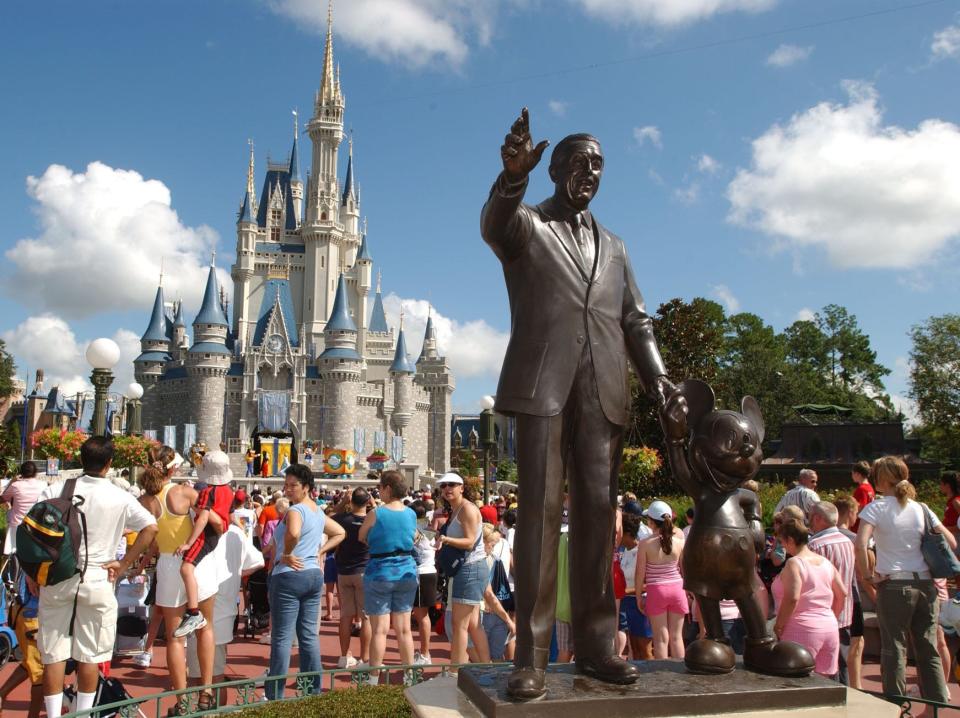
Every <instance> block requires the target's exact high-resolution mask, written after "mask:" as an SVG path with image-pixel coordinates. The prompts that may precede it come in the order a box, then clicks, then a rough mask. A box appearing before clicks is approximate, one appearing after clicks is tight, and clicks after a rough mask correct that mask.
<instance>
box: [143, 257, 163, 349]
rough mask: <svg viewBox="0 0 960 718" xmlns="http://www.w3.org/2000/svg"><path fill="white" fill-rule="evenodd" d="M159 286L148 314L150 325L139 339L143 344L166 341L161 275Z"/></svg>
mask: <svg viewBox="0 0 960 718" xmlns="http://www.w3.org/2000/svg"><path fill="white" fill-rule="evenodd" d="M160 276H161V284H160V286H159V287H157V296H156V298H155V299H154V300H153V312H152V313H151V314H150V324H149V325H148V326H147V331H145V332H144V333H143V336H142V337H140V338H141V339H142V340H143V341H145V342H165V341H167V315H166V314H165V313H164V302H163V283H162V282H163V275H162V274H161V275H160Z"/></svg>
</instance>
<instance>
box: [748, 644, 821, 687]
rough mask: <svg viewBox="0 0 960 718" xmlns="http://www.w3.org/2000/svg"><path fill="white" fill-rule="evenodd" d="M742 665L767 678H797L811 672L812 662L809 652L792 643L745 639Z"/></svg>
mask: <svg viewBox="0 0 960 718" xmlns="http://www.w3.org/2000/svg"><path fill="white" fill-rule="evenodd" d="M743 665H744V666H745V667H747V668H748V669H750V670H751V671H755V672H756V673H765V674H767V675H768V676H783V677H784V678H797V677H800V676H809V675H810V674H811V673H812V672H813V668H814V665H815V663H814V660H813V656H812V655H810V651H808V650H807V649H806V648H804V647H803V646H801V645H800V644H799V643H794V642H793V641H778V640H777V639H776V638H773V637H770V638H760V639H755V638H754V639H750V638H748V639H747V644H746V647H745V648H744V650H743Z"/></svg>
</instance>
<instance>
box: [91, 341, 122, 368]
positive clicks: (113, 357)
mask: <svg viewBox="0 0 960 718" xmlns="http://www.w3.org/2000/svg"><path fill="white" fill-rule="evenodd" d="M87 361H88V362H90V366H92V367H93V368H94V369H113V367H115V366H116V364H117V362H118V361H120V347H118V346H117V343H116V342H115V341H113V339H106V338H104V337H101V338H100V339H94V340H93V341H92V342H90V346H88V347H87Z"/></svg>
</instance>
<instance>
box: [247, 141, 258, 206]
mask: <svg viewBox="0 0 960 718" xmlns="http://www.w3.org/2000/svg"><path fill="white" fill-rule="evenodd" d="M247 144H248V145H249V146H250V163H249V164H248V165H247V194H248V195H249V196H250V201H251V202H253V198H254V197H256V196H257V190H256V187H254V186H253V180H254V174H253V140H251V139H248V140H247ZM250 211H251V212H253V213H256V211H257V210H256V208H255V207H252V206H251V207H250Z"/></svg>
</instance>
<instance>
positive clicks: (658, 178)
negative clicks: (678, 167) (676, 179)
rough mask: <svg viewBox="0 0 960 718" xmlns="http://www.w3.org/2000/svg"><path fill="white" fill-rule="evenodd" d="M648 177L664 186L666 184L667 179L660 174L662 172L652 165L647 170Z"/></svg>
mask: <svg viewBox="0 0 960 718" xmlns="http://www.w3.org/2000/svg"><path fill="white" fill-rule="evenodd" d="M647 177H649V178H650V180H651V181H652V182H653V183H654V184H658V185H660V186H661V187H663V186H664V185H665V184H666V181H665V180H664V179H663V177H661V176H660V173H659V172H657V171H656V170H655V169H653V168H652V167H651V168H650V169H648V170H647Z"/></svg>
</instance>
